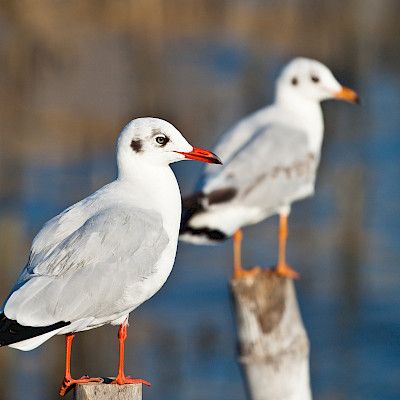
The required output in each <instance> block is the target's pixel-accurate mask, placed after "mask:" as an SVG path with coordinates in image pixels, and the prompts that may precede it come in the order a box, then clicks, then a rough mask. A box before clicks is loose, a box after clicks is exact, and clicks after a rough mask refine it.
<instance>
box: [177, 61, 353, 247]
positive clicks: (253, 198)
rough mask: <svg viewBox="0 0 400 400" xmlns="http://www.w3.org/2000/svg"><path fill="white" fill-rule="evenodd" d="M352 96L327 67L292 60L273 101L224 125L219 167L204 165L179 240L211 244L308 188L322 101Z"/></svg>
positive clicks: (280, 210) (286, 206) (282, 209)
mask: <svg viewBox="0 0 400 400" xmlns="http://www.w3.org/2000/svg"><path fill="white" fill-rule="evenodd" d="M330 98H340V99H345V100H349V101H356V100H357V96H356V94H355V93H354V92H353V91H351V90H350V89H347V88H344V87H342V86H341V85H340V84H339V83H338V82H337V80H336V79H335V78H334V76H333V75H332V73H331V72H330V71H329V69H328V68H327V67H326V66H324V65H323V64H321V63H319V62H318V61H315V60H310V59H305V58H297V59H295V60H293V61H292V62H290V63H289V64H288V65H287V66H286V67H285V68H284V70H283V71H282V73H281V75H280V77H279V78H278V80H277V84H276V96H275V102H274V103H273V104H272V105H270V106H268V107H266V108H264V109H261V110H259V111H257V112H255V113H254V114H252V115H250V116H248V117H246V118H244V119H243V120H241V121H240V122H239V123H237V124H236V125H235V126H234V127H233V128H232V129H231V130H229V131H227V132H226V133H225V134H224V135H223V136H222V137H221V139H220V141H219V143H218V144H217V146H216V148H215V151H216V152H217V153H218V155H219V156H220V157H221V159H222V161H223V163H224V165H223V167H222V168H220V169H215V168H213V166H207V167H206V169H205V171H204V174H203V176H202V178H201V180H200V182H201V184H200V185H199V186H198V190H199V192H198V193H196V194H195V195H193V196H191V197H189V198H187V199H185V200H184V207H185V208H187V212H186V216H185V217H184V221H183V224H182V227H181V235H180V238H181V239H182V240H184V241H189V242H193V243H198V244H202V243H213V242H218V241H220V240H224V239H226V238H228V237H230V236H232V235H233V234H234V233H235V232H237V231H238V230H239V229H240V228H241V227H243V226H246V225H251V224H255V223H257V222H259V221H261V220H263V219H265V218H267V217H269V216H271V215H274V214H280V215H285V216H287V215H288V214H289V212H290V206H291V203H292V202H294V201H296V200H299V199H302V198H304V197H307V196H310V195H312V194H313V193H314V185H315V178H316V171H317V167H318V163H319V160H320V151H321V144H322V138H323V129H324V124H323V116H322V110H321V106H320V102H321V101H322V100H326V99H330Z"/></svg>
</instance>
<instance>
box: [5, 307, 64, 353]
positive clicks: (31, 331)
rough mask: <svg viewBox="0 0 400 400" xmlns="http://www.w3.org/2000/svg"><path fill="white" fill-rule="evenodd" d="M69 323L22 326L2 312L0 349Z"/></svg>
mask: <svg viewBox="0 0 400 400" xmlns="http://www.w3.org/2000/svg"><path fill="white" fill-rule="evenodd" d="M70 323H71V322H65V321H59V322H56V323H55V324H52V325H47V326H24V325H21V324H19V323H18V322H17V321H15V320H13V319H9V318H7V317H6V315H5V314H4V312H2V313H1V314H0V347H3V346H8V345H10V344H14V343H18V342H22V341H23V340H27V339H32V338H34V337H36V336H40V335H44V334H45V333H49V332H51V331H55V330H56V329H59V328H63V327H64V326H68V325H69V324H70Z"/></svg>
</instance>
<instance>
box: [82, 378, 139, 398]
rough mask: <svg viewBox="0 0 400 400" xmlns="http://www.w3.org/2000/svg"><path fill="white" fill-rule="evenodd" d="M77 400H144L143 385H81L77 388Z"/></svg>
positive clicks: (95, 383)
mask: <svg viewBox="0 0 400 400" xmlns="http://www.w3.org/2000/svg"><path fill="white" fill-rule="evenodd" d="M75 400H142V384H140V383H138V384H131V385H110V384H106V383H97V382H92V383H85V384H79V385H76V388H75Z"/></svg>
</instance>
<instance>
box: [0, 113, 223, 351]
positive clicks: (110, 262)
mask: <svg viewBox="0 0 400 400" xmlns="http://www.w3.org/2000/svg"><path fill="white" fill-rule="evenodd" d="M196 152H197V153H196ZM199 153H201V154H199ZM207 157H208V158H207ZM185 158H194V159H202V160H203V161H207V162H219V161H218V160H217V158H216V157H215V156H213V155H212V153H209V152H206V151H202V152H201V151H200V150H199V149H196V148H194V147H193V146H191V145H190V144H189V143H188V142H187V141H186V140H185V139H184V138H183V136H182V135H181V134H180V133H179V132H178V131H177V130H176V129H175V128H174V127H173V126H172V125H171V124H169V123H168V122H166V121H163V120H159V119H155V118H141V119H137V120H134V121H132V122H131V123H129V124H128V125H127V126H126V127H125V128H124V130H123V131H122V133H121V135H120V137H119V140H118V146H117V160H118V178H117V179H116V180H115V181H113V182H112V183H110V184H108V185H106V186H104V187H102V188H101V189H99V190H98V191H96V192H95V193H93V194H92V195H91V196H89V197H87V198H86V199H84V200H82V201H80V202H79V203H76V204H75V205H73V206H72V207H70V208H68V209H67V210H65V211H64V212H62V213H61V214H59V215H57V216H56V217H54V218H53V219H51V220H50V221H49V222H47V223H46V224H45V226H44V227H43V229H42V230H41V231H40V232H39V233H38V235H37V236H36V238H35V239H34V241H33V244H32V248H31V252H30V256H29V261H28V263H27V265H26V267H25V268H24V270H23V271H22V273H21V275H20V278H19V279H18V281H17V283H16V285H15V287H14V289H13V290H12V291H11V293H10V295H9V297H8V299H7V300H6V302H5V303H4V306H3V310H2V312H3V314H2V315H1V317H0V343H1V344H2V345H6V344H8V345H10V346H11V347H15V348H18V349H21V350H30V349H33V348H35V347H37V346H38V345H40V344H41V343H43V342H44V341H45V340H47V339H49V338H50V337H51V336H53V335H55V334H66V333H69V332H77V331H83V330H86V329H91V328H95V327H97V326H100V325H104V324H108V323H110V324H121V323H122V321H124V320H126V319H127V316H128V315H129V313H130V312H131V311H133V310H134V309H135V308H136V307H138V306H139V305H140V304H142V303H143V302H144V301H146V300H147V299H149V298H150V297H151V296H153V295H154V294H155V293H156V292H157V291H158V290H159V289H160V288H161V286H162V285H163V284H164V282H165V281H166V279H167V277H168V275H169V274H170V272H171V269H172V266H173V263H174V259H175V253H176V247H177V239H178V230H179V224H180V216H181V198H180V192H179V187H178V184H177V182H176V179H175V176H174V174H173V172H172V170H171V169H170V168H169V166H168V164H169V163H171V162H174V161H179V160H182V159H185ZM60 322H61V323H64V325H63V326H57V329H52V330H51V331H50V332H45V333H43V334H41V335H34V334H33V332H34V333H37V332H38V331H37V330H36V331H35V329H31V328H37V327H44V328H43V329H48V328H46V327H49V326H50V327H53V328H54V327H55V325H54V324H59V323H60ZM10 324H14V325H15V326H16V327H17V328H18V330H19V331H20V333H19V334H14V336H13V329H10V328H9V326H10ZM16 324H18V325H16ZM25 327H26V329H24V328H25ZM14 330H15V329H14ZM24 332H26V333H24ZM25 336H27V337H25ZM32 336H33V337H32ZM21 338H22V339H23V340H17V339H21Z"/></svg>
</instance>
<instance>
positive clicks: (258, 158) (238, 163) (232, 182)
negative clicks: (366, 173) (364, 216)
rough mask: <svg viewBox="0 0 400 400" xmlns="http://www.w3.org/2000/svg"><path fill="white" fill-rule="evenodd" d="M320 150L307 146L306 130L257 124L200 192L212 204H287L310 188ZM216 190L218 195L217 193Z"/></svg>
mask: <svg viewBox="0 0 400 400" xmlns="http://www.w3.org/2000/svg"><path fill="white" fill-rule="evenodd" d="M318 162H319V154H313V153H311V151H310V150H309V145H308V139H307V134H306V132H304V131H301V130H297V129H294V128H292V127H288V126H285V125H279V124H270V125H267V126H264V127H261V128H259V129H258V130H257V131H256V132H255V133H254V135H253V136H252V137H251V139H250V140H249V141H247V142H246V143H245V144H243V145H242V147H241V148H239V149H237V150H236V153H235V154H234V155H232V157H231V158H230V161H228V163H226V164H224V166H223V167H222V169H221V170H220V172H219V173H218V174H217V175H213V176H210V177H208V179H207V178H206V181H205V184H204V190H203V192H204V193H205V194H206V195H207V196H208V198H209V199H211V201H209V205H212V204H213V203H214V204H215V205H217V204H220V203H223V202H224V201H212V199H213V198H218V197H219V198H223V197H224V196H223V193H224V191H229V193H230V195H229V196H228V197H229V198H228V199H227V201H229V202H231V203H232V204H239V205H245V206H256V207H263V208H274V207H277V206H280V205H287V204H290V203H291V202H292V201H293V200H295V199H297V198H301V197H304V196H306V195H308V194H310V191H311V192H312V190H313V185H314V180H315V174H316V169H317V166H318ZM216 194H218V196H216Z"/></svg>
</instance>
